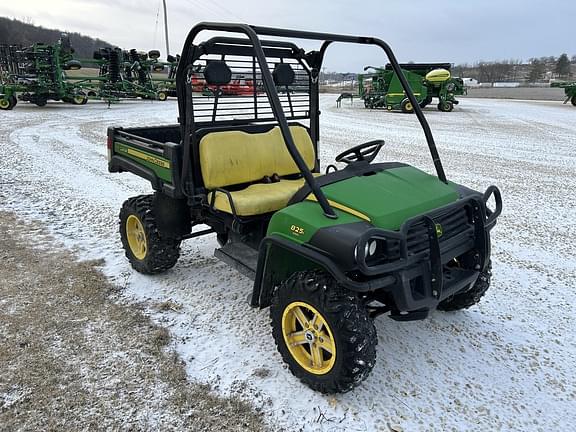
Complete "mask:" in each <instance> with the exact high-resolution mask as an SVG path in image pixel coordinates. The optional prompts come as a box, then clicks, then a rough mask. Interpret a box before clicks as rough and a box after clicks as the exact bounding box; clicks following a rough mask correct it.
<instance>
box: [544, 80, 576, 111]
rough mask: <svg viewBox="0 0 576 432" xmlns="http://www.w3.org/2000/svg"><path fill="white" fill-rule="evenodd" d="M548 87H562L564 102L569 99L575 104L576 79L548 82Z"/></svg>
mask: <svg viewBox="0 0 576 432" xmlns="http://www.w3.org/2000/svg"><path fill="white" fill-rule="evenodd" d="M550 87H557V88H563V89H564V94H565V95H566V99H565V100H564V103H568V101H570V102H571V103H572V105H574V106H576V81H556V82H553V83H551V84H550Z"/></svg>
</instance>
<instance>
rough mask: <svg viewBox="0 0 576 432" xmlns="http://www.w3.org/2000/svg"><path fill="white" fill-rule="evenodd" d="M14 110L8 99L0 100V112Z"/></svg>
mask: <svg viewBox="0 0 576 432" xmlns="http://www.w3.org/2000/svg"><path fill="white" fill-rule="evenodd" d="M12 108H14V106H13V105H12V102H11V100H10V98H8V99H0V110H3V111H8V110H11V109H12Z"/></svg>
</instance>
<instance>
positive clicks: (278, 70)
mask: <svg viewBox="0 0 576 432" xmlns="http://www.w3.org/2000/svg"><path fill="white" fill-rule="evenodd" d="M295 76H296V75H295V74H294V71H293V70H292V66H290V65H289V64H287V63H278V64H277V65H276V66H275V67H274V72H272V77H274V83H275V84H276V85H277V86H289V85H292V84H293V83H294V78H295Z"/></svg>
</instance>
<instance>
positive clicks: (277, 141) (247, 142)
mask: <svg viewBox="0 0 576 432" xmlns="http://www.w3.org/2000/svg"><path fill="white" fill-rule="evenodd" d="M290 132H291V134H292V137H293V139H294V144H295V145H296V147H297V148H298V151H299V152H300V154H301V155H302V158H303V159H304V161H305V163H306V165H307V166H308V168H309V169H313V168H314V164H315V153H314V145H313V144H312V140H311V139H310V135H309V134H308V131H307V130H306V129H305V128H304V127H302V126H290ZM200 166H201V170H202V178H203V180H204V186H205V187H206V188H207V189H208V190H212V191H211V192H209V194H208V202H209V203H211V202H212V194H213V193H215V194H216V195H215V197H214V208H216V209H218V210H220V211H223V212H226V213H233V212H232V207H231V205H230V200H229V199H228V196H227V195H226V194H225V193H223V192H220V191H216V192H214V191H213V190H214V189H217V188H221V189H226V188H227V187H229V186H234V185H240V184H246V183H254V184H251V185H249V186H247V187H246V188H244V189H242V190H238V191H233V192H229V193H230V196H231V197H232V201H233V203H234V208H235V210H236V214H237V215H238V216H254V215H259V214H264V213H270V212H273V211H276V210H279V209H281V208H283V207H286V205H287V204H288V201H289V200H290V198H292V196H293V195H294V194H295V193H296V191H298V189H299V188H300V187H301V186H302V185H303V184H304V180H303V179H298V180H286V179H282V180H281V181H280V182H276V183H257V182H260V181H261V180H262V179H263V178H264V176H269V177H270V176H272V174H278V175H279V176H281V177H282V176H289V175H292V174H297V173H299V172H300V170H299V169H298V167H297V166H296V163H295V162H294V160H293V159H292V156H290V153H289V152H288V149H287V148H286V145H285V144H284V139H283V138H282V134H281V132H280V129H279V128H278V127H277V126H276V127H274V128H272V129H271V130H269V131H267V132H263V133H247V132H243V131H223V132H211V133H209V134H207V135H205V136H204V137H203V138H202V139H201V140H200Z"/></svg>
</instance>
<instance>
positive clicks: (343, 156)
mask: <svg viewBox="0 0 576 432" xmlns="http://www.w3.org/2000/svg"><path fill="white" fill-rule="evenodd" d="M383 145H384V140H374V141H368V142H365V143H364V144H359V145H357V146H354V147H352V148H350V149H348V150H346V151H344V152H342V153H340V154H339V155H338V156H336V162H344V163H347V164H352V163H355V162H362V161H366V162H368V163H370V162H372V161H373V160H374V158H375V157H376V155H377V154H378V152H379V151H380V149H381V148H382V146H383Z"/></svg>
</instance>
